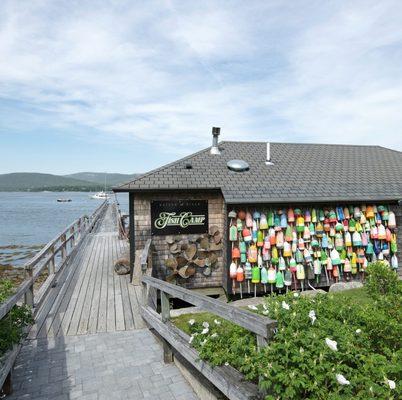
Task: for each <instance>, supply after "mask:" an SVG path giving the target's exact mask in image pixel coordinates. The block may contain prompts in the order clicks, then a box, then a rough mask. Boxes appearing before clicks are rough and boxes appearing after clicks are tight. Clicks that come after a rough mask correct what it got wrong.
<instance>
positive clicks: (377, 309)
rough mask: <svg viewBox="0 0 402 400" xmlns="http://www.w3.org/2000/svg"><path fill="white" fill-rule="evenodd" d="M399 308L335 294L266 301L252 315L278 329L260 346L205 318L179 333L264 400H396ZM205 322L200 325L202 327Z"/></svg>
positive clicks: (401, 361) (393, 302) (391, 302)
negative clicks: (262, 392)
mask: <svg viewBox="0 0 402 400" xmlns="http://www.w3.org/2000/svg"><path fill="white" fill-rule="evenodd" d="M401 306H402V304H401V296H400V295H396V294H395V293H391V294H389V295H385V296H383V298H381V299H380V300H378V299H377V298H376V299H373V300H371V301H369V302H366V303H365V302H362V303H359V302H356V301H354V300H353V299H348V298H346V297H345V296H343V295H342V293H339V294H327V295H319V296H317V297H315V298H308V297H299V296H297V297H296V296H295V295H294V294H293V293H289V294H287V295H283V296H273V297H268V298H266V302H265V304H264V305H263V306H259V307H255V308H256V310H255V312H258V313H260V314H262V315H268V316H269V317H270V318H272V319H276V320H277V321H278V327H277V332H276V334H275V336H274V338H273V339H272V340H271V341H270V342H269V344H268V346H267V347H265V348H264V349H262V350H261V351H258V350H257V347H256V340H255V337H254V335H253V334H251V333H250V332H248V331H246V330H245V329H243V328H240V327H238V326H235V325H233V324H231V323H229V322H226V321H223V320H220V319H216V321H217V322H218V324H217V323H215V322H213V318H214V317H213V316H211V317H208V318H206V317H205V314H204V315H195V316H194V318H193V320H191V321H190V322H191V323H188V324H187V326H186V331H187V332H188V333H189V334H191V339H190V341H191V343H192V345H193V346H194V347H195V348H196V349H197V350H198V351H199V353H200V357H201V358H202V359H204V360H208V361H209V362H210V363H211V364H212V365H222V364H225V363H227V364H230V365H232V366H233V367H234V368H236V369H238V370H239V371H241V372H242V373H243V374H244V375H245V376H246V378H247V379H248V380H251V381H254V382H256V383H257V382H259V384H260V386H261V388H262V389H263V390H265V391H266V393H267V395H266V399H267V400H268V399H351V398H355V399H365V400H366V399H397V398H401V396H402V382H401V378H402V349H401V340H400V338H401V337H402V307H401ZM207 319H208V320H207Z"/></svg>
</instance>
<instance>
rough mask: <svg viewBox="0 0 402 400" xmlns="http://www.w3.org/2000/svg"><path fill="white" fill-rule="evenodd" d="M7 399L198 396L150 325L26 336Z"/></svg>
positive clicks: (174, 399)
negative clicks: (165, 354) (168, 359)
mask: <svg viewBox="0 0 402 400" xmlns="http://www.w3.org/2000/svg"><path fill="white" fill-rule="evenodd" d="M13 378H14V393H13V394H12V395H11V396H9V397H7V400H74V399H80V400H106V399H107V400H112V399H135V400H137V399H157V400H193V399H194V400H196V399H198V397H197V396H196V395H195V394H194V392H193V391H192V389H191V387H190V385H189V384H188V383H187V382H186V380H185V379H184V378H183V376H182V374H181V373H180V371H179V370H178V368H177V367H176V366H175V365H174V364H164V362H163V359H162V348H161V346H160V344H159V342H158V341H157V340H156V339H155V337H154V336H153V334H152V333H151V332H150V331H149V330H147V329H140V330H135V331H121V332H109V333H97V334H93V335H80V336H66V337H65V336H58V337H53V338H41V339H37V340H31V341H27V342H26V343H25V345H24V346H23V348H22V350H21V353H20V354H19V356H18V358H17V361H16V364H15V367H14V375H13Z"/></svg>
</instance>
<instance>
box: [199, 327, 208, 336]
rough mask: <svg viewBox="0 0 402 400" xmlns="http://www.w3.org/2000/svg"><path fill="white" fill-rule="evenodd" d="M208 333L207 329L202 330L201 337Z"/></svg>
mask: <svg viewBox="0 0 402 400" xmlns="http://www.w3.org/2000/svg"><path fill="white" fill-rule="evenodd" d="M208 332H209V328H204V329H203V330H202V332H201V335H206V334H207V333H208Z"/></svg>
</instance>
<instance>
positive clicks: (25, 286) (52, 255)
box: [0, 201, 108, 389]
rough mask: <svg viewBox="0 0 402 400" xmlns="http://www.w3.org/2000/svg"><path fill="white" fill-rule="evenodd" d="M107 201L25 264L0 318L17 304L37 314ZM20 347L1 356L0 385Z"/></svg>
mask: <svg viewBox="0 0 402 400" xmlns="http://www.w3.org/2000/svg"><path fill="white" fill-rule="evenodd" d="M107 204H108V203H107V201H105V202H103V203H102V204H101V205H100V206H99V207H98V208H97V209H96V210H95V212H94V213H93V214H92V215H91V216H89V217H88V216H82V217H80V218H78V219H76V220H75V221H74V222H73V223H72V224H71V225H69V226H68V227H67V228H66V229H64V230H63V232H61V233H60V234H59V235H58V236H56V237H55V238H54V239H53V240H51V241H50V242H49V243H48V244H46V246H44V247H43V248H42V249H41V250H40V251H39V252H38V253H37V254H35V256H34V257H32V258H31V259H30V260H29V261H28V262H27V263H26V264H25V265H24V269H25V276H26V277H25V280H24V281H23V282H22V283H21V284H20V285H19V287H18V288H17V290H16V292H15V293H14V294H13V295H12V296H11V297H10V298H8V299H7V301H5V302H4V303H2V304H0V320H1V319H3V318H4V317H5V316H6V315H7V314H8V312H9V311H10V310H11V309H12V308H13V307H14V306H15V305H17V304H25V305H27V306H28V307H30V308H31V310H32V314H33V316H34V317H35V316H36V315H37V313H38V311H39V310H40V308H41V306H42V305H43V303H44V302H45V300H46V296H47V294H48V293H49V291H50V290H51V288H52V287H54V286H55V285H56V282H57V278H58V277H59V275H60V273H61V272H62V270H63V268H64V266H65V265H66V264H67V261H68V260H69V259H70V258H71V257H72V256H73V255H74V254H75V253H76V251H77V250H78V247H79V245H80V244H81V243H82V241H83V239H84V238H85V237H86V235H87V234H88V233H90V232H91V231H92V230H94V229H96V226H97V224H98V222H99V221H100V219H101V217H102V216H103V215H104V213H105V211H106V209H107ZM46 269H47V272H48V276H47V278H46V280H45V281H44V282H43V283H42V284H41V286H40V288H39V289H38V290H37V291H36V292H35V290H34V285H35V282H36V281H37V280H38V278H39V277H40V276H41V274H42V273H43V272H44V271H45V270H46ZM19 349H20V346H19V345H16V346H14V348H13V349H12V350H11V351H10V352H9V353H8V354H6V355H4V356H3V357H1V358H0V360H1V362H2V365H0V389H1V388H2V386H3V384H4V382H5V381H6V379H7V378H8V379H10V374H9V373H10V370H11V368H12V366H13V364H14V361H15V358H16V356H17V354H18V352H19ZM7 386H9V385H7Z"/></svg>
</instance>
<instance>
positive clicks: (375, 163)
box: [114, 142, 402, 203]
mask: <svg viewBox="0 0 402 400" xmlns="http://www.w3.org/2000/svg"><path fill="white" fill-rule="evenodd" d="M219 147H220V149H221V154H220V155H212V154H210V147H208V148H207V149H204V150H202V151H200V152H198V153H195V154H192V155H190V156H188V157H185V158H183V159H181V160H178V161H175V162H173V163H171V164H167V165H165V166H163V167H161V168H158V169H155V170H153V171H150V172H148V173H146V174H144V175H141V176H139V177H138V178H136V179H134V180H133V181H131V182H128V183H126V184H124V185H122V186H119V187H117V188H115V189H114V190H115V191H117V192H131V191H133V192H138V191H143V190H162V189H167V190H180V189H220V190H221V191H222V194H223V196H224V198H225V200H226V202H228V203H278V202H326V201H341V200H342V201H354V200H355V201H358V200H362V201H363V200H371V201H374V200H378V201H380V200H389V201H395V200H398V199H402V153H401V152H399V151H395V150H390V149H387V148H384V147H380V146H355V145H332V144H331V145H328V144H302V143H271V159H272V162H273V163H274V165H269V166H267V165H265V157H266V143H265V142H221V143H220V144H219ZM232 159H243V160H245V161H247V162H248V163H249V165H250V169H249V171H245V172H232V171H230V170H229V169H228V168H227V166H226V163H227V162H228V161H229V160H232ZM188 163H190V164H191V165H192V169H186V164H188Z"/></svg>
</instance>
